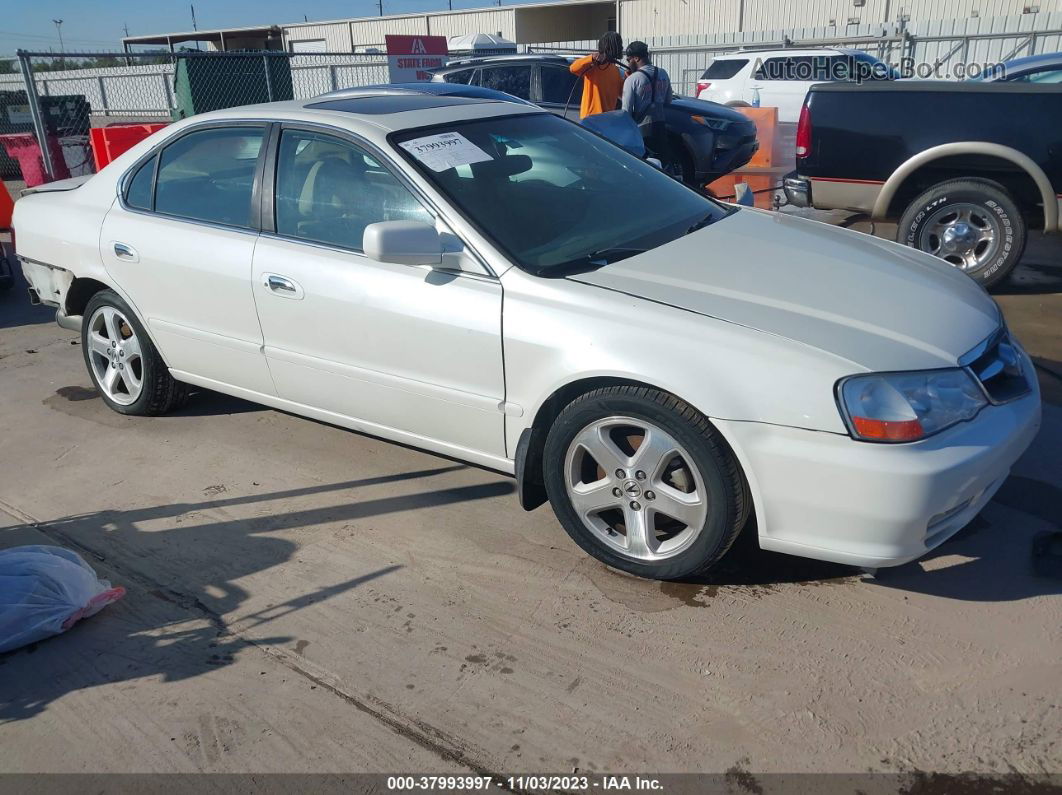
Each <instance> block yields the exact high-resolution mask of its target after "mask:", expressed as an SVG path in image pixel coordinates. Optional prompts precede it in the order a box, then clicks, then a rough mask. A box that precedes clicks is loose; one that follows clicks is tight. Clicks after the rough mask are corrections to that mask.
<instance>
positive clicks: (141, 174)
mask: <svg viewBox="0 0 1062 795" xmlns="http://www.w3.org/2000/svg"><path fill="white" fill-rule="evenodd" d="M158 159H159V158H158V155H155V157H153V158H151V159H150V160H148V161H147V162H146V163H144V164H143V165H142V166H140V168H138V169H137V171H136V173H135V174H134V175H133V178H132V179H131V180H129V187H128V188H127V189H126V191H125V203H126V204H128V205H129V206H130V207H135V208H136V209H138V210H150V209H151V193H152V191H151V185H152V182H153V181H154V179H155V161H156V160H158Z"/></svg>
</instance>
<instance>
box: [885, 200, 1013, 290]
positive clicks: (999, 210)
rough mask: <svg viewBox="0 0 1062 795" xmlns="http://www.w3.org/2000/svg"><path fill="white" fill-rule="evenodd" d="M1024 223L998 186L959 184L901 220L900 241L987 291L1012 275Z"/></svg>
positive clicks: (914, 207)
mask: <svg viewBox="0 0 1062 795" xmlns="http://www.w3.org/2000/svg"><path fill="white" fill-rule="evenodd" d="M1025 240H1026V229H1025V219H1024V218H1022V215H1021V212H1020V211H1019V209H1018V206H1017V204H1015V202H1014V199H1013V198H1011V196H1010V194H1009V193H1007V191H1006V190H1005V189H1004V188H1003V186H1002V185H999V184H997V183H995V182H991V181H989V180H983V179H964V180H962V179H957V180H951V181H949V182H943V183H941V184H939V185H935V186H934V187H932V188H930V189H929V190H927V191H926V192H925V193H923V194H922V195H921V196H919V197H918V198H916V199H915V200H914V201H913V202H912V203H911V204H910V206H909V207H908V208H907V211H906V212H905V213H904V214H903V217H902V218H901V219H900V225H899V229H898V231H897V242H900V243H905V244H906V245H908V246H911V247H913V248H917V249H919V250H921V251H925V252H926V253H928V254H932V255H933V256H935V257H940V258H941V259H942V260H944V261H945V262H947V263H948V264H950V265H952V266H954V267H955V268H958V269H959V270H961V271H963V272H964V273H966V274H967V275H968V276H970V277H971V278H973V279H976V280H977V281H978V282H980V283H981V285H982V286H983V287H985V288H990V287H993V286H995V285H997V284H999V283H1000V282H1002V281H1003V280H1004V279H1006V278H1007V276H1009V275H1010V272H1011V271H1012V270H1014V268H1015V267H1016V266H1017V264H1018V262H1019V260H1021V255H1022V253H1023V251H1024V250H1025Z"/></svg>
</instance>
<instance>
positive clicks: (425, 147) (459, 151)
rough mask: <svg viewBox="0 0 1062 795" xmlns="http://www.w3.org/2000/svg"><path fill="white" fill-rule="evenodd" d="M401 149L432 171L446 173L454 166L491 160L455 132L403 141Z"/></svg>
mask: <svg viewBox="0 0 1062 795" xmlns="http://www.w3.org/2000/svg"><path fill="white" fill-rule="evenodd" d="M401 147H402V148H403V149H405V150H406V151H407V152H409V153H411V154H412V155H413V157H415V158H417V160H419V161H420V162H421V163H423V164H424V165H426V166H427V167H428V168H430V169H431V170H432V171H446V170H447V169H448V168H454V167H455V166H466V165H468V164H469V163H483V162H485V161H487V160H493V158H492V157H491V156H490V155H488V154H487V153H486V152H484V151H483V150H482V149H480V148H479V147H478V146H476V145H475V144H474V143H472V142H471V141H470V140H468V139H467V138H465V136H463V135H461V133H455V132H446V133H439V134H438V135H425V136H424V137H422V138H414V139H412V140H411V141H403V142H402V143H401Z"/></svg>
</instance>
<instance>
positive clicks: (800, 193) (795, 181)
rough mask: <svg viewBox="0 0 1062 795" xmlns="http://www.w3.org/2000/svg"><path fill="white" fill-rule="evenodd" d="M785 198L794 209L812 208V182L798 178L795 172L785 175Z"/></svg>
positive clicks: (783, 184) (783, 183) (783, 185)
mask: <svg viewBox="0 0 1062 795" xmlns="http://www.w3.org/2000/svg"><path fill="white" fill-rule="evenodd" d="M782 187H783V188H784V190H785V197H786V199H788V200H789V203H790V204H792V205H793V206H794V207H811V180H808V179H804V178H803V177H800V176H797V173H796V172H795V171H791V172H789V173H788V174H786V175H785V179H784V180H783V182H782Z"/></svg>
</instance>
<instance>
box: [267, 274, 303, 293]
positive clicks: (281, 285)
mask: <svg viewBox="0 0 1062 795" xmlns="http://www.w3.org/2000/svg"><path fill="white" fill-rule="evenodd" d="M266 287H268V288H269V289H270V290H272V291H273V292H277V291H279V290H283V291H284V292H286V293H294V292H296V290H295V282H293V281H292V280H291V279H285V278H284V277H283V276H272V275H270V276H266Z"/></svg>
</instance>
